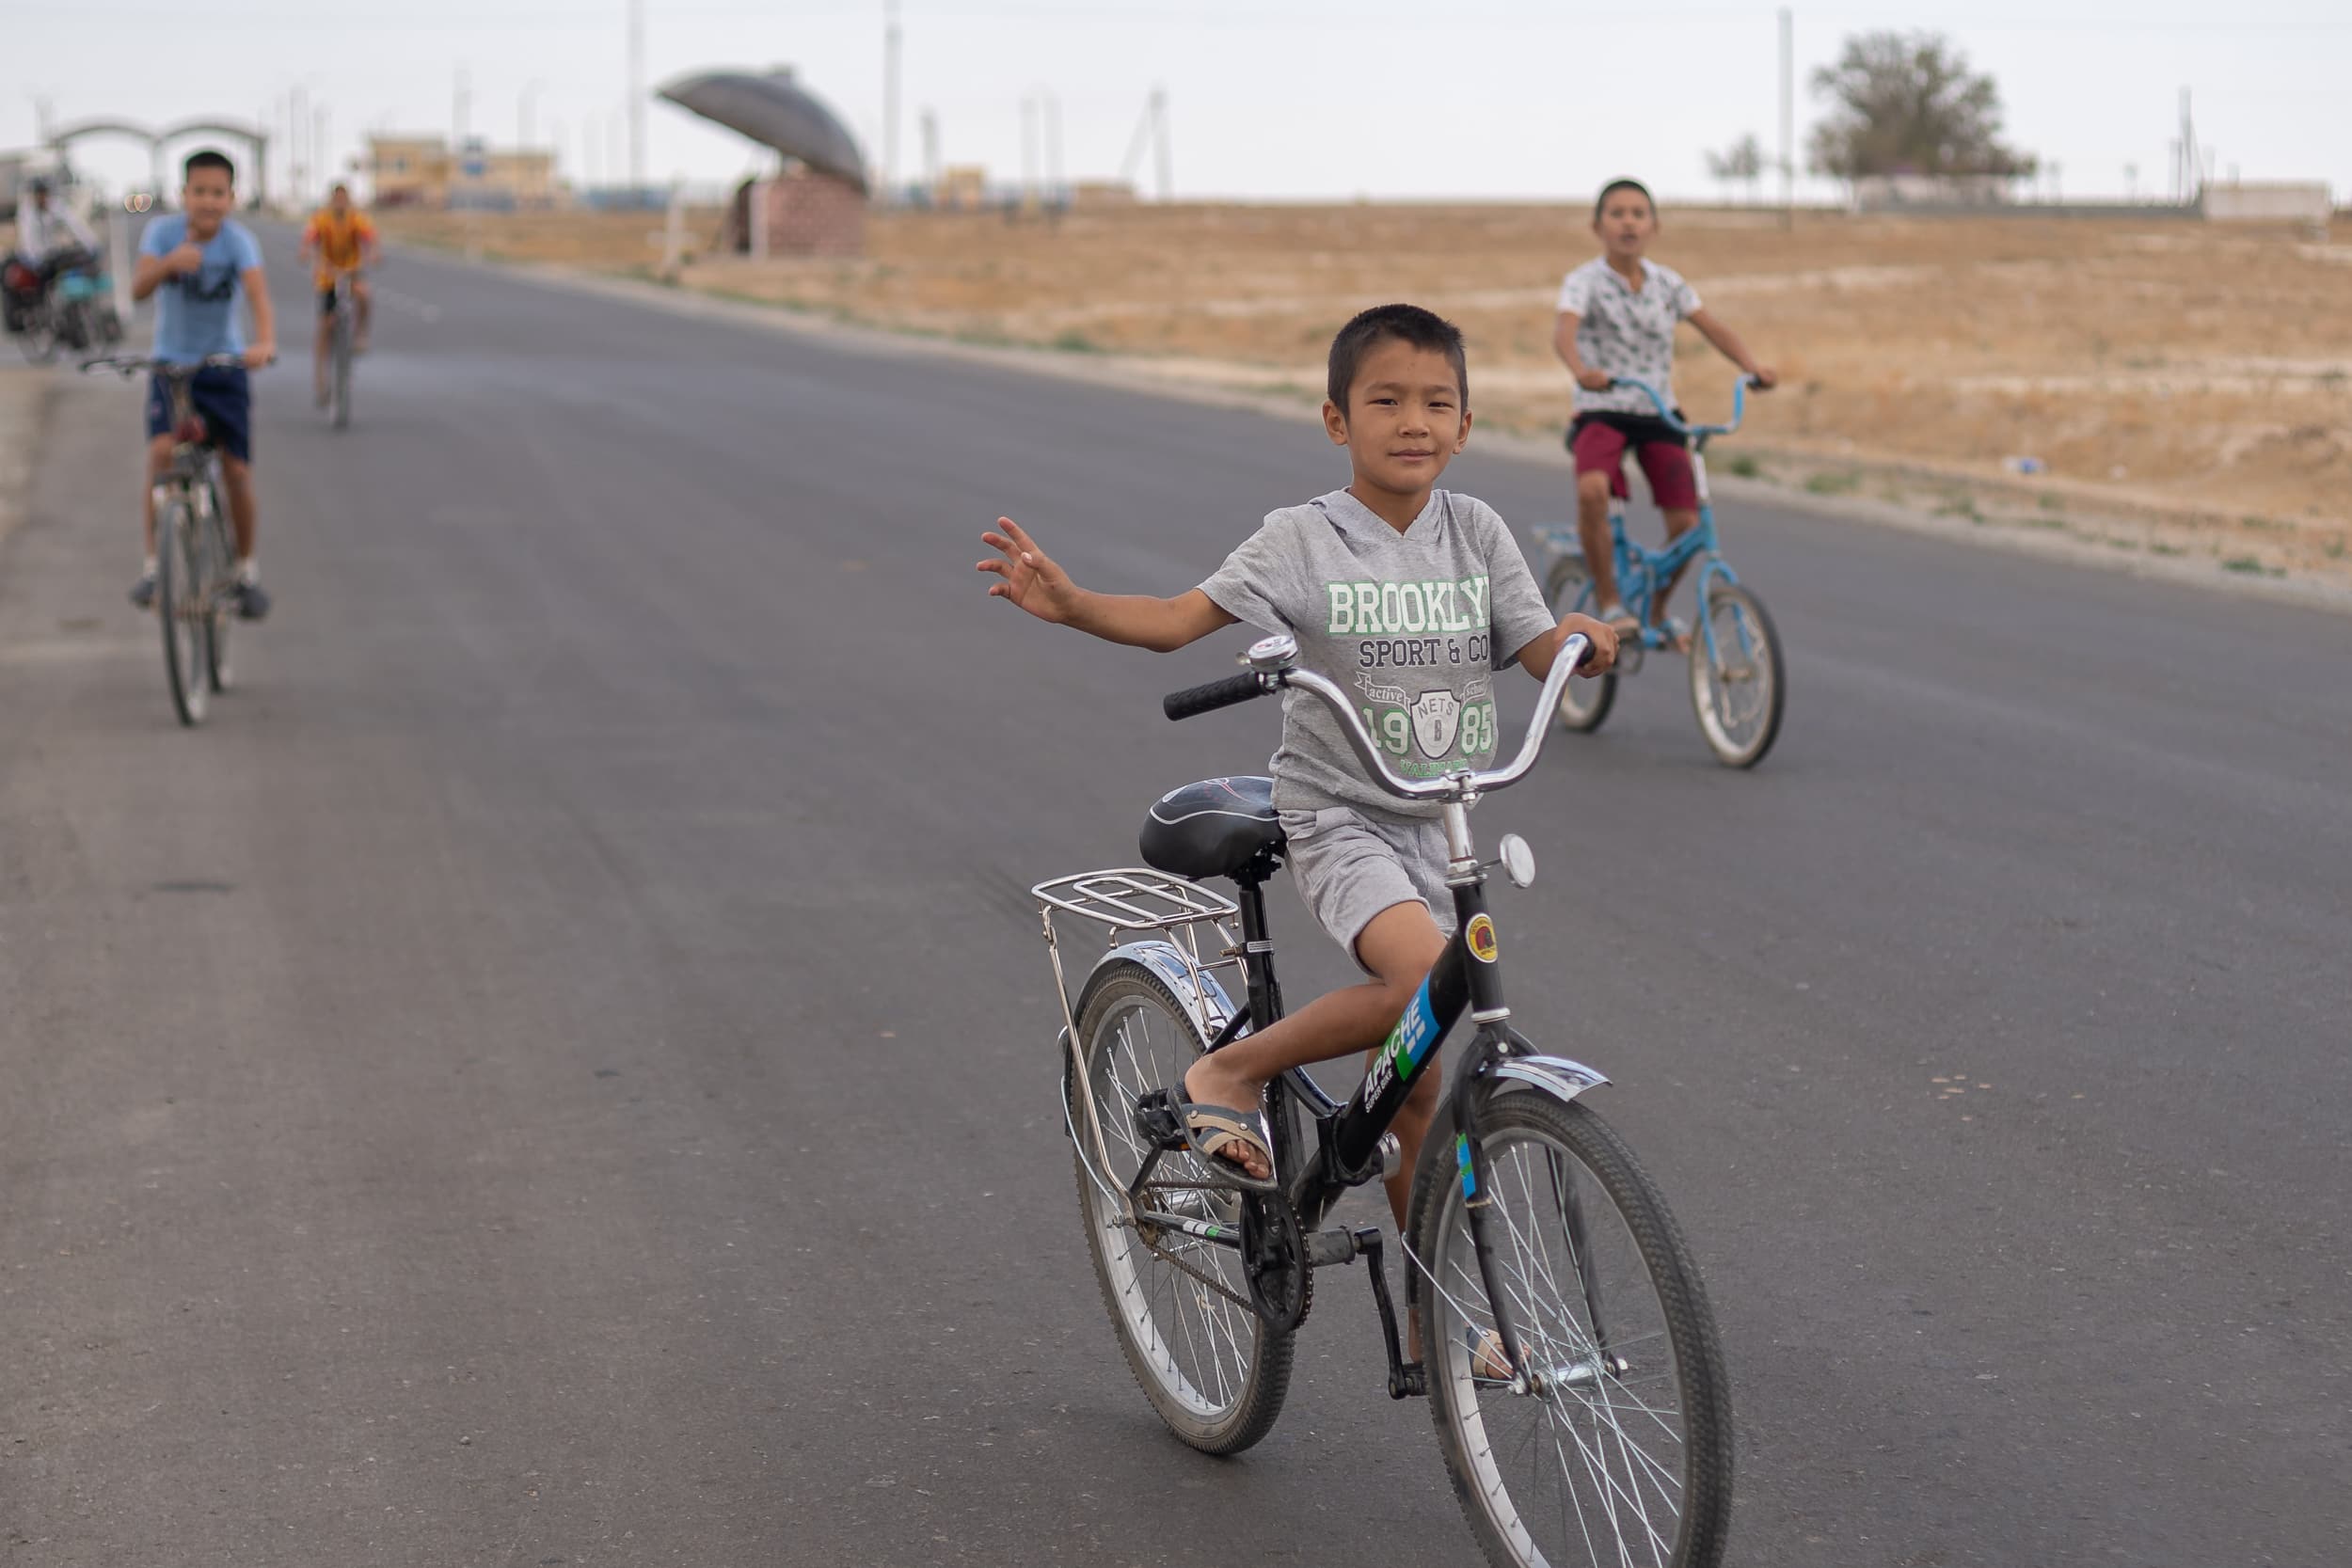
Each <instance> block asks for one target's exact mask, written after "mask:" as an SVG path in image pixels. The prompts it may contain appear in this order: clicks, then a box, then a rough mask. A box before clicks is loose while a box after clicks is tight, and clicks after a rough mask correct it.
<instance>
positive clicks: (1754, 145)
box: [1707, 132, 1764, 198]
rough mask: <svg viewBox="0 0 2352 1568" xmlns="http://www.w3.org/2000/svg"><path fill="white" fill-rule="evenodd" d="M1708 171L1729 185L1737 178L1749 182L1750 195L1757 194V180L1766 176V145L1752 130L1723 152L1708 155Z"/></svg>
mask: <svg viewBox="0 0 2352 1568" xmlns="http://www.w3.org/2000/svg"><path fill="white" fill-rule="evenodd" d="M1707 172H1708V173H1709V174H1711V175H1713V176H1714V177H1715V178H1716V179H1718V180H1720V181H1722V182H1724V184H1726V185H1728V184H1730V183H1731V182H1733V181H1735V180H1744V181H1746V182H1747V183H1748V195H1749V196H1750V198H1754V197H1755V195H1756V182H1757V181H1758V180H1761V179H1762V178H1763V177H1764V147H1763V144H1762V143H1760V142H1758V141H1757V140H1756V134H1755V133H1754V132H1750V133H1749V134H1748V135H1744V136H1741V137H1740V139H1739V140H1738V141H1736V142H1733V143H1732V144H1731V146H1730V147H1729V148H1727V149H1725V150H1724V151H1721V152H1709V153H1708V155H1707Z"/></svg>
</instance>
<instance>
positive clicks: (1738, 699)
mask: <svg viewBox="0 0 2352 1568" xmlns="http://www.w3.org/2000/svg"><path fill="white" fill-rule="evenodd" d="M1705 613H1706V624H1705V625H1704V626H1700V627H1698V628H1697V629H1696V630H1694V631H1693V632H1692V635H1691V706H1692V709H1693V710H1694V711H1695V712H1696V713H1697V714H1698V720H1699V734H1700V735H1701V736H1705V737H1706V740H1707V748H1708V751H1710V752H1714V753H1715V760H1716V761H1718V762H1720V763H1722V764H1723V765H1724V767H1726V768H1754V767H1755V766H1756V764H1757V763H1759V762H1762V761H1763V760H1764V753H1765V752H1769V751H1771V750H1772V742H1773V741H1774V740H1776V739H1778V738H1779V736H1780V715H1781V707H1782V705H1783V704H1784V703H1785V702H1786V701H1787V698H1788V674H1787V672H1786V670H1785V668H1784V667H1783V665H1782V663H1781V657H1780V634H1779V633H1778V632H1776V631H1774V630H1773V629H1772V617H1771V616H1769V615H1767V614H1765V613H1764V606H1763V603H1762V601H1760V600H1759V599H1757V598H1756V595H1755V594H1751V593H1749V592H1748V591H1747V590H1746V589H1745V588H1742V587H1741V586H1740V584H1738V583H1736V582H1716V583H1714V584H1712V585H1711V586H1709V587H1708V590H1707V605H1706V611H1705ZM1710 631H1711V632H1712V633H1713V636H1712V637H1711V638H1710V637H1709V636H1708V633H1709V632H1710Z"/></svg>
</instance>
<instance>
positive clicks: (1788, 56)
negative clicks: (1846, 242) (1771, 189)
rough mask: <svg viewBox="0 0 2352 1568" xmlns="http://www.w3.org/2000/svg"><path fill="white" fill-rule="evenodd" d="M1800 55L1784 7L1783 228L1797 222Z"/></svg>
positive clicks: (1791, 23)
mask: <svg viewBox="0 0 2352 1568" xmlns="http://www.w3.org/2000/svg"><path fill="white" fill-rule="evenodd" d="M1796 71H1797V52H1796V46H1795V26H1794V24H1793V22H1792V20H1791V18H1790V15H1789V10H1788V7H1786V6H1783V7H1781V8H1780V226H1781V227H1782V228H1783V229H1790V228H1794V227H1795V225H1796V221H1797V149H1796V140H1797V75H1796Z"/></svg>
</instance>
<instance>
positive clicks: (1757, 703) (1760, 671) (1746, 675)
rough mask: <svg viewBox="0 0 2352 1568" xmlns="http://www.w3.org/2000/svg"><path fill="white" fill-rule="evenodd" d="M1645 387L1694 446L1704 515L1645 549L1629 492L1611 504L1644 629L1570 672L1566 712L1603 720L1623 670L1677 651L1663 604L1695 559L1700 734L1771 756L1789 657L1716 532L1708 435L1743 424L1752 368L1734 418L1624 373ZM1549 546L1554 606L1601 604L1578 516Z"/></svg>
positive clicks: (1545, 537)
mask: <svg viewBox="0 0 2352 1568" xmlns="http://www.w3.org/2000/svg"><path fill="white" fill-rule="evenodd" d="M1613 385H1614V386H1618V387H1632V388H1638V389H1640V390H1641V391H1643V392H1645V393H1646V394H1647V395H1648V397H1649V400H1650V402H1651V403H1652V404H1656V405H1657V408H1658V417H1659V418H1660V419H1661V420H1665V421H1666V423H1667V424H1668V425H1670V426H1671V427H1673V429H1674V430H1675V431H1676V432H1677V433H1678V434H1679V435H1680V436H1682V440H1683V444H1684V445H1685V446H1686V447H1687V448H1688V449H1689V451H1690V453H1691V471H1692V477H1693V478H1694V479H1695V480H1696V481H1697V483H1698V494H1699V520H1698V523H1697V525H1696V526H1695V527H1693V528H1692V529H1691V530H1690V531H1688V532H1687V533H1685V534H1683V535H1682V537H1681V538H1679V539H1677V540H1674V541H1673V542H1672V543H1670V544H1669V545H1667V546H1666V547H1665V548H1664V549H1662V550H1650V549H1645V548H1643V547H1642V546H1639V545H1636V544H1634V543H1633V542H1632V541H1630V540H1629V539H1628V538H1627V537H1626V533H1625V502H1624V501H1622V500H1617V499H1613V500H1612V501H1611V502H1610V507H1609V535H1610V538H1611V540H1612V549H1613V559H1614V561H1615V563H1616V578H1617V592H1618V596H1619V599H1620V600H1621V601H1622V602H1623V604H1624V605H1625V607H1626V609H1627V610H1629V611H1630V612H1631V613H1632V614H1633V616H1634V617H1635V618H1636V619H1637V620H1639V621H1640V622H1641V624H1642V625H1641V629H1640V631H1639V632H1638V633H1627V634H1623V635H1621V636H1620V638H1619V641H1618V643H1617V667H1616V669H1615V670H1613V671H1611V672H1610V673H1608V674H1605V675H1600V676H1597V677H1595V678H1594V679H1591V680H1581V681H1571V682H1569V683H1568V687H1569V689H1567V690H1566V691H1565V692H1564V693H1563V694H1562V695H1561V698H1560V722H1561V724H1562V725H1563V726H1565V728H1568V729H1571V730H1576V731H1580V732H1583V733H1589V732H1591V731H1594V730H1597V729H1598V728H1600V725H1601V721H1603V720H1605V719H1607V718H1608V717H1609V709H1610V707H1611V705H1613V704H1614V703H1615V702H1616V700H1617V677H1618V675H1620V674H1627V675H1630V674H1633V673H1636V672H1638V671H1639V670H1640V669H1641V668H1642V664H1643V661H1644V659H1645V657H1646V656H1647V655H1648V654H1650V653H1652V652H1661V653H1663V652H1674V651H1678V649H1679V647H1680V644H1681V642H1682V635H1681V634H1680V632H1679V629H1678V628H1677V627H1675V626H1672V625H1671V624H1659V623H1660V620H1661V618H1660V617H1659V616H1658V614H1657V611H1658V610H1661V609H1662V608H1663V606H1662V603H1661V601H1662V599H1663V598H1664V596H1665V593H1666V591H1667V590H1669V589H1670V588H1671V587H1672V586H1673V583H1674V580H1675V575H1676V574H1677V572H1679V571H1681V570H1682V569H1683V567H1684V566H1686V565H1688V564H1689V563H1690V562H1691V561H1692V559H1694V558H1695V559H1696V560H1697V562H1698V603H1699V624H1698V626H1697V627H1696V628H1695V629H1693V630H1692V632H1691V633H1689V641H1690V654H1691V706H1692V708H1693V709H1695V710H1696V711H1697V714H1698V721H1699V734H1700V735H1701V736H1704V737H1705V738H1706V740H1707V746H1708V750H1709V751H1711V752H1714V753H1715V757H1716V760H1717V761H1719V762H1721V763H1723V764H1724V766H1725V767H1727V768H1753V767H1755V766H1756V764H1757V763H1759V762H1761V761H1763V760H1764V753H1765V752H1769V751H1771V750H1772V742H1773V741H1774V740H1776V739H1778V738H1779V736H1780V719H1781V709H1782V705H1783V704H1784V703H1785V701H1786V699H1787V694H1788V673H1787V671H1786V669H1785V668H1784V667H1783V665H1782V663H1781V657H1780V636H1779V634H1778V633H1777V632H1775V631H1774V630H1773V629H1772V617H1771V616H1770V615H1767V614H1766V613H1765V612H1764V605H1763V603H1762V601H1761V600H1759V599H1757V598H1756V594H1754V593H1752V592H1750V591H1749V590H1748V589H1747V588H1746V587H1745V586H1744V585H1742V584H1741V583H1740V579H1739V578H1737V577H1735V576H1734V575H1733V574H1732V570H1731V567H1730V564H1729V563H1728V562H1725V561H1724V556H1723V549H1722V546H1720V545H1719V544H1718V543H1717V541H1716V537H1715V506H1714V503H1713V501H1712V500H1710V499H1708V491H1707V443H1708V441H1710V440H1712V439H1713V438H1714V437H1715V436H1728V435H1730V434H1731V433H1732V432H1733V431H1735V430H1737V429H1739V428H1740V416H1741V414H1742V413H1743V412H1744V411H1745V409H1746V406H1747V394H1748V388H1749V387H1751V386H1753V385H1754V382H1753V381H1752V380H1751V378H1749V377H1747V376H1741V377H1740V379H1739V380H1738V381H1736V382H1734V383H1733V384H1732V392H1731V422H1730V423H1728V424H1698V425H1694V424H1691V423H1689V422H1688V421H1686V420H1683V419H1682V418H1681V416H1680V415H1678V414H1677V413H1676V412H1675V410H1674V409H1673V408H1671V407H1669V406H1668V405H1667V403H1666V400H1665V399H1664V398H1663V397H1662V396H1661V395H1660V393H1659V390H1658V388H1655V387H1652V386H1650V385H1649V384H1648V383H1647V382H1645V381H1617V382H1614V383H1613ZM1535 536H1536V537H1537V538H1538V539H1540V540H1541V541H1542V542H1543V544H1544V546H1545V549H1546V552H1547V555H1548V558H1549V565H1548V567H1547V575H1546V578H1545V592H1546V593H1547V594H1549V597H1550V600H1551V608H1552V612H1553V613H1554V614H1555V615H1565V614H1566V613H1568V612H1569V611H1571V610H1578V611H1581V612H1582V613H1584V614H1587V615H1589V614H1592V613H1593V612H1594V609H1595V607H1594V603H1593V582H1592V574H1591V573H1590V572H1589V571H1587V570H1586V569H1585V564H1584V547H1583V545H1582V544H1581V542H1580V541H1579V539H1578V537H1577V531H1576V525H1575V524H1573V523H1548V524H1544V525H1542V526H1540V527H1538V528H1537V529H1536V530H1535Z"/></svg>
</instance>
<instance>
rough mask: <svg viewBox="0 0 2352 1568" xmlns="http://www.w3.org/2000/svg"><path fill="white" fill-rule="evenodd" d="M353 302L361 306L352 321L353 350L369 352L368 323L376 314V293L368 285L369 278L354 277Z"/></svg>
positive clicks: (352, 284) (355, 352)
mask: <svg viewBox="0 0 2352 1568" xmlns="http://www.w3.org/2000/svg"><path fill="white" fill-rule="evenodd" d="M351 302H352V303H353V304H354V305H356V306H358V308H359V314H358V319H357V320H355V321H354V322H353V323H352V332H351V352H352V353H354V354H365V353H367V352H368V323H369V322H370V321H371V320H373V318H374V315H375V293H374V291H373V290H371V289H370V288H369V287H368V284H367V279H365V278H359V277H355V278H353V279H352V282H351Z"/></svg>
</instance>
